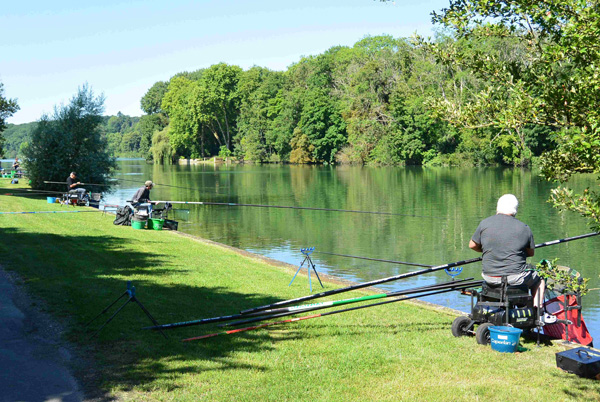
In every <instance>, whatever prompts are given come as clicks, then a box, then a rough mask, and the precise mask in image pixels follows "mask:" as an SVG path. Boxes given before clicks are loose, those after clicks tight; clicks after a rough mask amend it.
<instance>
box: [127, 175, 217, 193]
mask: <svg viewBox="0 0 600 402" xmlns="http://www.w3.org/2000/svg"><path fill="white" fill-rule="evenodd" d="M115 180H119V181H127V182H130V183H137V184H144V182H142V181H139V180H129V179H118V178H115ZM152 185H154V186H162V187H172V188H179V189H182V190H193V191H200V187H197V188H192V187H182V186H174V185H172V184H160V183H154V182H153V183H152ZM201 188H204V187H201ZM211 188H212V187H211Z"/></svg>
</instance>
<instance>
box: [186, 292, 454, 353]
mask: <svg viewBox="0 0 600 402" xmlns="http://www.w3.org/2000/svg"><path fill="white" fill-rule="evenodd" d="M454 290H458V289H457V288H452V289H445V290H438V291H436V292H430V293H424V294H421V295H416V296H411V297H404V298H397V299H394V300H387V301H383V302H379V303H373V304H367V305H364V306H357V307H350V308H347V309H343V310H336V311H330V312H327V313H322V314H314V315H309V316H304V317H298V318H290V319H289V320H284V321H277V322H269V323H266V324H260V325H256V326H253V327H246V328H239V329H232V330H229V331H224V332H217V333H214V334H208V335H202V336H197V337H193V338H187V339H184V340H183V341H184V342H189V341H194V340H199V339H205V338H211V337H214V336H218V335H229V334H235V333H238V332H244V331H251V330H254V329H259V328H265V327H269V326H272V325H277V324H285V323H290V322H296V321H302V320H309V319H311V318H317V317H325V316H328V315H333V314H339V313H345V312H348V311H354V310H360V309H363V308H368V307H375V306H380V305H382V304H388V303H395V302H399V301H405V300H410V299H416V298H418V297H426V296H433V295H437V294H441V293H448V292H452V291H454ZM271 318H273V317H271Z"/></svg>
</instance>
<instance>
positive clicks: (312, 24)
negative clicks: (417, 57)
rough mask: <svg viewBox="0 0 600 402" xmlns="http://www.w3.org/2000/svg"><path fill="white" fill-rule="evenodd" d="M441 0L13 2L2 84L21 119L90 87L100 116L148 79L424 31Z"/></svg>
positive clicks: (6, 16) (1, 47) (278, 64)
mask: <svg viewBox="0 0 600 402" xmlns="http://www.w3.org/2000/svg"><path fill="white" fill-rule="evenodd" d="M448 3H449V1H448V0H420V1H419V0H397V1H396V2H395V3H381V2H379V1H375V0H345V1H343V0H321V1H316V0H301V1H281V0H279V1H275V0H244V1H242V0H213V1H208V0H202V1H199V0H197V1H179V0H172V1H153V0H145V1H117V0H104V1H102V2H100V1H87V2H86V1H81V0H78V1H71V0H57V1H55V2H49V1H47V0H45V1H29V0H22V1H18V0H17V1H11V2H8V4H3V6H2V11H1V12H0V82H2V83H3V84H4V90H5V93H4V95H5V96H6V97H8V98H17V100H18V103H19V106H20V107H21V110H19V111H18V112H17V113H16V114H15V115H14V116H13V117H11V118H9V119H8V122H9V123H14V124H20V123H27V122H30V121H36V120H39V118H40V117H41V116H42V114H43V113H48V114H50V113H52V111H53V108H54V106H55V105H59V104H61V103H67V102H68V101H69V99H70V98H71V97H72V96H73V95H74V94H75V92H76V91H77V88H78V87H80V86H81V85H82V84H84V83H86V82H87V83H88V84H89V85H90V86H91V87H92V89H93V90H94V92H95V93H96V94H100V93H103V94H104V95H105V97H106V101H105V109H106V114H108V115H113V114H116V113H117V112H119V111H120V112H122V113H124V114H128V115H131V116H139V115H141V113H142V112H141V110H140V107H139V105H140V98H141V97H142V96H143V95H144V94H145V93H146V91H147V90H148V88H150V87H151V86H152V85H153V84H154V83H155V82H156V81H166V80H168V79H169V78H170V77H171V76H173V75H174V74H176V73H178V72H182V71H194V70H197V69H199V68H205V67H208V66H210V65H212V64H216V63H220V62H225V63H228V64H235V65H238V66H240V67H242V68H243V69H248V68H250V67H252V66H253V65H258V66H263V67H268V68H270V69H272V70H285V69H286V68H287V67H288V66H289V65H290V64H292V63H294V62H297V61H298V60H300V58H301V57H302V56H309V55H316V54H320V53H322V52H324V51H325V50H327V49H329V48H330V47H332V46H337V45H343V46H351V45H353V44H354V43H355V42H357V41H358V40H360V39H361V38H363V37H365V36H366V35H381V34H389V35H392V36H394V37H406V36H410V35H412V34H413V33H414V32H418V33H419V34H421V35H425V36H427V35H431V34H432V29H433V27H432V25H431V17H430V15H429V14H430V13H431V11H433V10H440V9H442V8H444V7H447V6H448Z"/></svg>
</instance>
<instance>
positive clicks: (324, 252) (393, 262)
mask: <svg viewBox="0 0 600 402" xmlns="http://www.w3.org/2000/svg"><path fill="white" fill-rule="evenodd" d="M315 253H319V254H327V255H336V256H338V257H348V258H357V259H359V260H368V261H378V262H389V263H390V264H401V265H413V266H415V267H433V265H427V264H417V263H415V262H404V261H393V260H382V259H380V258H370V257H359V256H356V255H348V254H337V253H330V252H327V251H317V250H315Z"/></svg>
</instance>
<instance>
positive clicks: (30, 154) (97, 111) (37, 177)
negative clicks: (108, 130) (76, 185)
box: [23, 85, 115, 190]
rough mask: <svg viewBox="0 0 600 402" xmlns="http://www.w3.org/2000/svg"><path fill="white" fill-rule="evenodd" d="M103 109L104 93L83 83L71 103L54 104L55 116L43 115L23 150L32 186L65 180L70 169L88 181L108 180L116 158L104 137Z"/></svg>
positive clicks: (99, 182) (61, 187)
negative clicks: (99, 93)
mask: <svg viewBox="0 0 600 402" xmlns="http://www.w3.org/2000/svg"><path fill="white" fill-rule="evenodd" d="M103 110H104V98H103V96H98V97H95V96H94V94H93V92H92V90H91V88H89V87H88V86H87V85H84V86H83V87H81V88H80V89H79V90H78V92H77V94H76V95H75V96H74V97H73V98H72V99H71V101H70V102H69V104H68V105H66V106H65V105H61V106H57V107H55V111H54V114H53V116H52V117H49V116H46V115H44V116H42V118H41V119H40V121H39V123H38V124H37V126H36V128H35V130H34V131H33V133H32V135H31V139H30V141H29V143H28V144H27V146H25V147H24V149H23V155H24V161H25V163H26V165H27V172H28V175H29V178H30V179H31V184H32V187H33V188H44V187H45V188H47V187H48V186H47V185H44V183H43V182H44V181H45V180H48V181H60V182H64V181H65V180H66V178H67V177H68V175H69V173H70V172H71V171H76V172H77V175H78V177H79V178H80V179H81V180H82V181H85V182H92V183H98V184H106V183H108V178H109V177H110V173H111V171H112V169H114V168H115V161H114V158H111V157H110V156H109V154H108V152H107V146H106V145H107V144H106V140H105V139H103V138H102V136H101V130H100V128H101V124H102V121H103V118H102V112H103ZM51 187H55V188H57V189H60V190H64V186H51Z"/></svg>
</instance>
